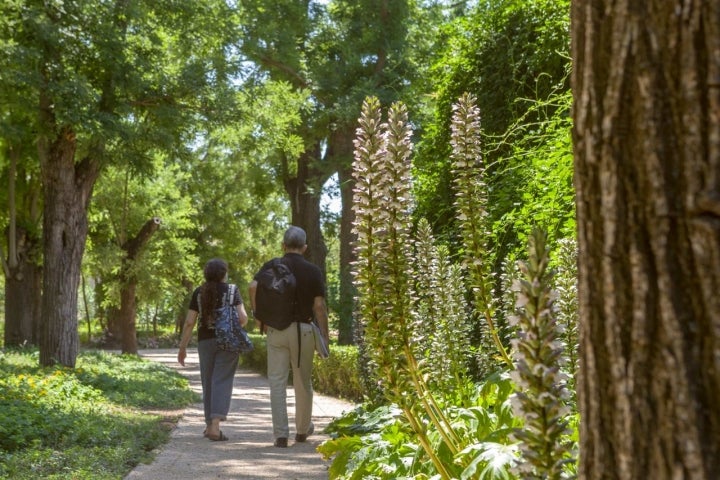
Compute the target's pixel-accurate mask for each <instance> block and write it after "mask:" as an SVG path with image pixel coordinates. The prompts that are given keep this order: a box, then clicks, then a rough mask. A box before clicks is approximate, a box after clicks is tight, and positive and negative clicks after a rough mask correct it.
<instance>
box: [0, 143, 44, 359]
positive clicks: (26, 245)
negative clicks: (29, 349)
mask: <svg viewBox="0 0 720 480" xmlns="http://www.w3.org/2000/svg"><path fill="white" fill-rule="evenodd" d="M7 150H8V158H9V160H10V168H9V170H8V228H7V232H6V233H7V239H8V252H7V258H4V259H2V260H3V272H4V274H5V335H4V342H5V343H4V345H5V346H6V347H9V346H20V345H24V344H31V345H37V343H38V340H39V336H40V335H39V327H40V301H41V291H42V290H41V281H42V266H41V264H42V262H41V259H40V258H39V257H40V254H39V251H40V244H41V240H40V238H39V235H38V234H36V233H33V232H34V231H35V229H32V228H31V229H28V228H23V227H22V226H21V225H22V224H26V225H30V226H31V227H32V226H34V225H35V222H36V221H38V219H39V215H38V212H37V201H36V200H37V198H36V196H35V195H36V193H37V192H36V190H37V189H34V188H32V185H31V183H32V180H30V181H26V179H27V178H30V176H29V175H27V174H26V173H25V172H24V169H23V168H19V166H18V163H19V161H20V149H19V148H13V147H9V148H8V149H7ZM18 169H19V170H20V171H19V172H18ZM18 184H20V185H19V186H20V187H23V186H24V187H25V188H20V189H18V188H16V187H18ZM18 190H22V193H20V194H18ZM18 196H21V198H22V200H23V201H22V202H21V203H22V204H23V205H24V208H23V207H21V209H22V211H20V210H19V209H18V207H17V203H18V202H17V201H16V200H17V197H18ZM23 220H24V221H23Z"/></svg>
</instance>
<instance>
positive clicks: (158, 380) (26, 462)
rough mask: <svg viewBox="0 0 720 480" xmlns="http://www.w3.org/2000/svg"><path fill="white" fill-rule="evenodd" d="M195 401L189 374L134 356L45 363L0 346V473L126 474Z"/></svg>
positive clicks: (97, 478)
mask: <svg viewBox="0 0 720 480" xmlns="http://www.w3.org/2000/svg"><path fill="white" fill-rule="evenodd" d="M195 401H198V398H197V394H195V393H193V392H192V391H191V390H190V389H189V388H188V383H187V379H185V378H184V377H182V376H181V375H179V374H178V373H176V372H174V371H172V370H171V369H169V368H167V367H164V366H162V365H160V364H157V363H154V362H149V361H146V360H142V359H140V358H138V357H136V356H130V355H116V354H112V353H103V352H95V351H92V352H84V353H81V354H80V356H79V357H78V363H77V365H76V368H74V369H73V368H67V367H62V366H59V365H57V366H54V367H46V368H41V367H39V366H38V352H37V350H34V349H33V350H30V349H24V350H5V351H0V411H2V412H3V414H2V416H0V478H8V479H10V478H52V479H73V480H82V479H93V480H103V479H120V478H123V477H124V476H125V475H126V474H127V473H128V472H129V471H130V470H131V469H132V468H133V467H134V466H135V465H137V464H138V463H140V462H146V461H149V460H150V459H151V458H152V453H151V452H152V451H153V450H154V449H155V448H156V447H158V446H159V445H162V444H163V443H165V442H166V441H167V439H168V437H169V431H170V427H171V425H172V424H173V423H174V422H175V421H177V418H178V416H179V415H180V413H179V410H180V411H181V409H183V408H184V407H185V406H186V405H188V404H190V403H192V402H195Z"/></svg>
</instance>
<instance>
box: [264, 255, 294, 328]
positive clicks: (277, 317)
mask: <svg viewBox="0 0 720 480" xmlns="http://www.w3.org/2000/svg"><path fill="white" fill-rule="evenodd" d="M255 279H256V280H257V290H256V292H255V312H254V315H255V318H256V319H257V320H258V321H260V322H262V323H263V324H265V325H267V326H270V327H272V328H275V329H277V330H285V329H286V328H287V327H289V326H290V324H291V323H292V322H293V321H294V316H295V290H296V288H297V280H296V279H295V275H293V273H292V271H291V270H290V268H289V267H288V266H287V265H286V264H285V262H283V261H282V259H280V258H274V259H272V260H271V261H270V263H269V265H268V266H267V267H266V268H264V269H263V270H260V272H258V274H257V276H256V277H255Z"/></svg>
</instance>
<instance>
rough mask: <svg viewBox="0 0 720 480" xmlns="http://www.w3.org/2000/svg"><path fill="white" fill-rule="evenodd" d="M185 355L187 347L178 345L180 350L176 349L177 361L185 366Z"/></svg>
mask: <svg viewBox="0 0 720 480" xmlns="http://www.w3.org/2000/svg"><path fill="white" fill-rule="evenodd" d="M186 357H187V349H186V348H185V347H180V350H178V363H179V364H180V365H182V366H183V367H184V366H185V358H186Z"/></svg>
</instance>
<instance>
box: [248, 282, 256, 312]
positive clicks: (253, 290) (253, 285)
mask: <svg viewBox="0 0 720 480" xmlns="http://www.w3.org/2000/svg"><path fill="white" fill-rule="evenodd" d="M256 293H257V280H253V281H252V282H250V286H249V287H248V296H249V297H250V309H251V310H252V311H253V316H255V294H256Z"/></svg>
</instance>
